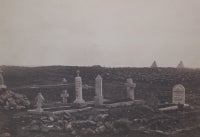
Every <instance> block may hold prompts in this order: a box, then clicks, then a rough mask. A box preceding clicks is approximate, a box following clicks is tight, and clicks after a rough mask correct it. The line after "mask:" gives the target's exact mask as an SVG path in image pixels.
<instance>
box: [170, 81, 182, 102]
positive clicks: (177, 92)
mask: <svg viewBox="0 0 200 137" xmlns="http://www.w3.org/2000/svg"><path fill="white" fill-rule="evenodd" d="M172 103H174V104H185V88H184V86H183V85H181V84H177V85H175V86H174V87H173V89H172Z"/></svg>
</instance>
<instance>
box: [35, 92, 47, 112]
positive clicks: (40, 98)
mask: <svg viewBox="0 0 200 137" xmlns="http://www.w3.org/2000/svg"><path fill="white" fill-rule="evenodd" d="M35 100H36V107H37V108H36V111H37V112H43V109H42V106H43V103H44V101H45V99H44V97H43V95H42V93H38V95H37V97H36V98H35Z"/></svg>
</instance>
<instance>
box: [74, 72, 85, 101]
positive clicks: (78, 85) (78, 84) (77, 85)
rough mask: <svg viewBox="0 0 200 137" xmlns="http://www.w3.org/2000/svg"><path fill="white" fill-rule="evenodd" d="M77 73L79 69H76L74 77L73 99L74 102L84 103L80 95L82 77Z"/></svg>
mask: <svg viewBox="0 0 200 137" xmlns="http://www.w3.org/2000/svg"><path fill="white" fill-rule="evenodd" d="M79 73H80V71H77V77H75V92H76V99H75V101H74V103H75V104H83V103H85V101H84V100H83V95H82V79H81V77H80V76H79Z"/></svg>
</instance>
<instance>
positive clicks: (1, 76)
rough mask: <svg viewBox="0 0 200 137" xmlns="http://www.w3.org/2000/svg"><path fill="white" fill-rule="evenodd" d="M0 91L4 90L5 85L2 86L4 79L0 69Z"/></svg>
mask: <svg viewBox="0 0 200 137" xmlns="http://www.w3.org/2000/svg"><path fill="white" fill-rule="evenodd" d="M0 89H6V85H5V84H4V78H3V71H2V70H1V68H0Z"/></svg>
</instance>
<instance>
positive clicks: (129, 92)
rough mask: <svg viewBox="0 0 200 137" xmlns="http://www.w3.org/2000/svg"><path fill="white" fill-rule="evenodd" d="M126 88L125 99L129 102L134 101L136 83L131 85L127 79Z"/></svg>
mask: <svg viewBox="0 0 200 137" xmlns="http://www.w3.org/2000/svg"><path fill="white" fill-rule="evenodd" d="M125 85H126V88H127V98H128V99H131V100H135V96H134V94H135V93H134V88H135V87H136V83H133V79H132V78H128V79H127V83H126V84H125Z"/></svg>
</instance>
